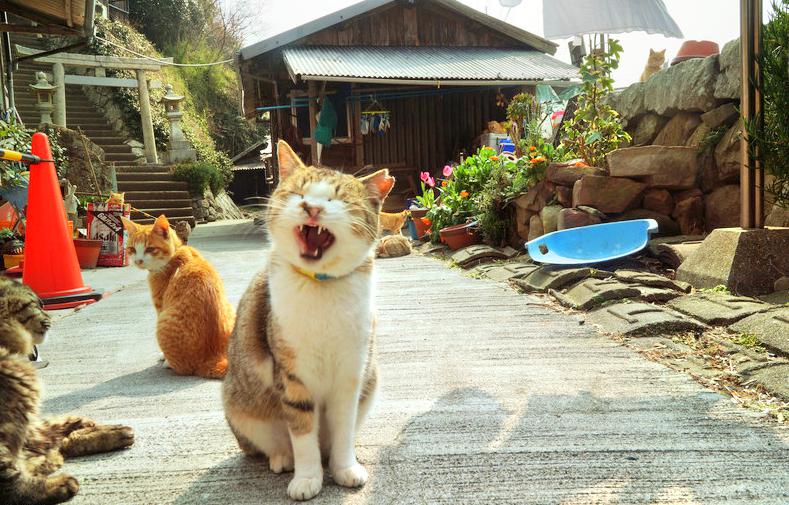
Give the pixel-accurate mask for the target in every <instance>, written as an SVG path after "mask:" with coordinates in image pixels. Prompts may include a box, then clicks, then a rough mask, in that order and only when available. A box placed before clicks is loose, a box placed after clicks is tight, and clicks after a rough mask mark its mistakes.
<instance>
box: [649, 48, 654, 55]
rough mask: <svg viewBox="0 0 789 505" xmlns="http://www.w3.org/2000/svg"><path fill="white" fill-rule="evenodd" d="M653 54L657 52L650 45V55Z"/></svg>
mask: <svg viewBox="0 0 789 505" xmlns="http://www.w3.org/2000/svg"><path fill="white" fill-rule="evenodd" d="M653 54H655V50H654V49H652V48H651V47H650V48H649V55H650V56H652V55H653Z"/></svg>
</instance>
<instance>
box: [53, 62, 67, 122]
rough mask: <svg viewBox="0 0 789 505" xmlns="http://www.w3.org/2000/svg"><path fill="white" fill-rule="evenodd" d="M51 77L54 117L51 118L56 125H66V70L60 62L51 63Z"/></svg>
mask: <svg viewBox="0 0 789 505" xmlns="http://www.w3.org/2000/svg"><path fill="white" fill-rule="evenodd" d="M52 77H53V80H54V83H53V84H54V85H55V86H57V89H56V90H55V117H54V118H52V119H53V121H54V123H55V124H56V125H58V126H63V127H65V126H66V70H65V69H64V68H63V64H62V63H55V64H53V65H52Z"/></svg>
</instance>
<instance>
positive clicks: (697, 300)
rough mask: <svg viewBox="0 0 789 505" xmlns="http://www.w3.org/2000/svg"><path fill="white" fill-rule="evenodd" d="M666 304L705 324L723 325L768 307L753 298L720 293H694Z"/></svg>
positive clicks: (768, 306)
mask: <svg viewBox="0 0 789 505" xmlns="http://www.w3.org/2000/svg"><path fill="white" fill-rule="evenodd" d="M668 305H669V307H671V308H672V309H674V310H677V311H679V312H682V313H683V314H687V315H689V316H691V317H694V318H696V319H698V320H699V321H703V322H705V323H707V324H714V325H725V326H728V325H730V324H732V323H734V322H736V321H739V320H740V319H743V318H746V317H748V316H750V315H752V314H756V313H758V312H764V311H766V310H768V309H769V308H770V305H768V304H766V303H762V302H760V301H759V300H756V299H754V298H748V297H745V296H733V295H725V294H721V293H695V294H693V295H688V296H683V297H682V298H677V299H675V300H672V301H671V302H669V304H668Z"/></svg>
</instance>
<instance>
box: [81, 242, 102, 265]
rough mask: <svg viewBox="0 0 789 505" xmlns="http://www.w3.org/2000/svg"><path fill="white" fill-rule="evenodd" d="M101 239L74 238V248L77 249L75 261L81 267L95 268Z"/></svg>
mask: <svg viewBox="0 0 789 505" xmlns="http://www.w3.org/2000/svg"><path fill="white" fill-rule="evenodd" d="M101 242H102V241H101V240H91V239H87V238H75V239H74V250H75V251H77V261H79V267H80V268H81V269H83V270H84V269H92V268H96V263H98V261H99V252H101Z"/></svg>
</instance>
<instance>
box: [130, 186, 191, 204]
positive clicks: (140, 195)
mask: <svg viewBox="0 0 789 505" xmlns="http://www.w3.org/2000/svg"><path fill="white" fill-rule="evenodd" d="M125 198H127V199H128V200H129V201H130V202H131V201H140V202H144V201H157V200H165V201H173V202H177V201H182V200H191V199H192V197H191V195H190V194H189V191H135V190H127V191H126V195H125ZM158 205H159V204H157V205H153V206H151V207H155V206H158Z"/></svg>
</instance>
